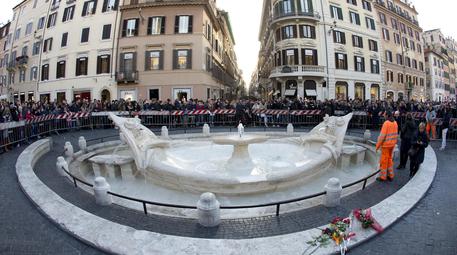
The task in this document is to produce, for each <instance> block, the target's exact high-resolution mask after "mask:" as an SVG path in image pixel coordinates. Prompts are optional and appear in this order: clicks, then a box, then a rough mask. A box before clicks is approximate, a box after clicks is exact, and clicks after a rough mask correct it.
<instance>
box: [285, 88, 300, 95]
mask: <svg viewBox="0 0 457 255" xmlns="http://www.w3.org/2000/svg"><path fill="white" fill-rule="evenodd" d="M296 91H297V90H296V89H286V92H285V93H284V95H285V96H295V92H296Z"/></svg>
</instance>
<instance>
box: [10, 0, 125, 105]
mask: <svg viewBox="0 0 457 255" xmlns="http://www.w3.org/2000/svg"><path fill="white" fill-rule="evenodd" d="M118 6H119V0H102V1H97V0H86V1H76V0H62V1H61V0H25V1H22V2H21V3H20V4H18V5H17V6H16V7H14V8H13V11H14V16H13V20H12V21H11V25H10V32H9V35H8V38H7V44H6V49H7V52H6V53H5V54H4V57H3V63H4V65H3V66H4V67H5V68H4V69H6V72H7V86H8V87H9V95H8V97H9V98H10V99H15V100H20V101H25V100H29V99H34V100H38V99H40V100H57V101H59V102H60V101H62V100H65V99H66V100H74V99H83V98H84V99H108V100H109V99H111V98H117V89H116V80H115V68H114V67H113V66H114V63H115V54H114V51H115V49H116V44H115V42H116V40H115V38H116V31H118V28H117V27H116V25H117V24H118V23H119V22H117V21H116V20H117V18H118V17H119V15H118V14H119V13H118V12H117V9H118Z"/></svg>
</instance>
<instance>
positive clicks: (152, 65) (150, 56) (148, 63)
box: [144, 51, 163, 71]
mask: <svg viewBox="0 0 457 255" xmlns="http://www.w3.org/2000/svg"><path fill="white" fill-rule="evenodd" d="M144 69H145V71H151V70H163V51H146V60H145V68H144Z"/></svg>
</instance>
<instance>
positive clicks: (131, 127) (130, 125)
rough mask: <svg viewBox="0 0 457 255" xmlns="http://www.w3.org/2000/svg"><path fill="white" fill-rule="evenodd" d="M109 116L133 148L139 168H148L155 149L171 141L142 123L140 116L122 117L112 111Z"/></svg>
mask: <svg viewBox="0 0 457 255" xmlns="http://www.w3.org/2000/svg"><path fill="white" fill-rule="evenodd" d="M109 118H110V119H111V120H112V121H113V122H114V124H115V125H116V127H118V128H119V130H120V132H121V134H122V135H121V140H122V141H123V142H125V143H127V144H128V145H129V147H130V149H131V150H132V154H133V158H134V159H135V164H136V166H137V168H138V169H139V170H145V169H146V167H147V165H148V160H150V159H151V158H152V154H153V153H154V150H156V149H161V148H166V147H168V146H169V141H165V140H162V139H159V138H157V136H156V135H155V134H154V133H153V132H152V131H151V130H149V129H148V128H147V127H145V126H143V125H141V120H140V119H138V118H121V117H118V116H116V115H115V114H114V113H110V114H109Z"/></svg>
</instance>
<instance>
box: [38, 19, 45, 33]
mask: <svg viewBox="0 0 457 255" xmlns="http://www.w3.org/2000/svg"><path fill="white" fill-rule="evenodd" d="M44 19H45V17H41V18H40V19H39V20H38V23H37V30H40V29H42V28H43V27H44Z"/></svg>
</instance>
